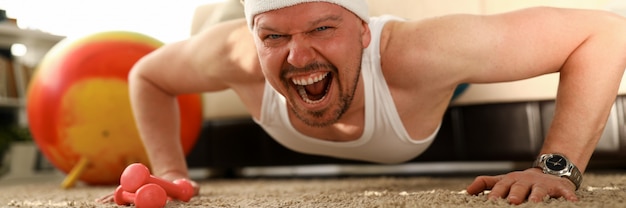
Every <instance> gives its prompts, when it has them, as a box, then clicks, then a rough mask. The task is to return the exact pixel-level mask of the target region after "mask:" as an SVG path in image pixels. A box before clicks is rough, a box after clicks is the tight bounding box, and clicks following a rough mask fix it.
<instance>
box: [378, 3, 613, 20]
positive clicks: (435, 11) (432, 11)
mask: <svg viewBox="0 0 626 208" xmlns="http://www.w3.org/2000/svg"><path fill="white" fill-rule="evenodd" d="M617 1H620V0H437V1H435V0H368V2H369V4H370V12H371V14H372V15H380V14H387V13H393V14H395V15H398V16H402V17H405V18H409V19H420V18H427V17H433V16H440V15H446V14H452V13H469V14H493V13H500V12H506V11H511V10H516V9H521V8H526V7H533V6H553V7H565V8H587V9H607V8H608V7H609V5H611V4H615V3H614V2H617Z"/></svg>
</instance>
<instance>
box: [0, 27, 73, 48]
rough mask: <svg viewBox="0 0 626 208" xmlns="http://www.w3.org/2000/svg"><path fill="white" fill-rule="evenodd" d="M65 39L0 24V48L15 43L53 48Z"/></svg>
mask: <svg viewBox="0 0 626 208" xmlns="http://www.w3.org/2000/svg"><path fill="white" fill-rule="evenodd" d="M64 38H65V37H63V36H58V35H52V34H49V33H45V32H41V31H38V30H25V29H20V28H18V27H17V26H15V25H12V24H10V23H0V47H11V45H12V44H13V43H22V44H25V45H39V44H45V45H46V46H52V45H54V44H56V43H57V42H59V41H61V40H63V39H64Z"/></svg>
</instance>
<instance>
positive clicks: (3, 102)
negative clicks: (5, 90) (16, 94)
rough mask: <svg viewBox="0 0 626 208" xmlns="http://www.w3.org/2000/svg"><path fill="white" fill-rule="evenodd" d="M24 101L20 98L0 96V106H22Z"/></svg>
mask: <svg viewBox="0 0 626 208" xmlns="http://www.w3.org/2000/svg"><path fill="white" fill-rule="evenodd" d="M23 106H24V103H23V102H22V100H20V99H18V98H11V97H0V108H20V107H23Z"/></svg>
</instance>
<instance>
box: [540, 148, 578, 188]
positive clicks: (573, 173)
mask: <svg viewBox="0 0 626 208" xmlns="http://www.w3.org/2000/svg"><path fill="white" fill-rule="evenodd" d="M553 155H558V156H561V157H563V158H565V160H566V161H567V172H566V173H563V174H556V173H554V172H551V171H550V170H549V168H548V167H546V165H545V162H546V160H547V159H548V158H550V157H552V156H553ZM533 167H536V168H539V169H541V170H542V171H543V173H545V174H550V175H554V176H559V177H565V178H567V179H568V180H570V181H571V182H572V183H574V185H575V186H576V190H578V188H580V185H581V184H582V181H583V176H582V173H581V172H580V170H579V169H578V167H576V165H574V164H573V163H571V162H570V161H569V159H567V157H565V156H564V155H561V154H542V155H541V156H539V157H537V159H536V160H535V162H534V163H533Z"/></svg>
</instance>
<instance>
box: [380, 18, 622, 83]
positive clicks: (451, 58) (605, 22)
mask: <svg viewBox="0 0 626 208" xmlns="http://www.w3.org/2000/svg"><path fill="white" fill-rule="evenodd" d="M624 24H625V21H624V19H623V18H622V17H619V16H618V15H615V14H612V13H609V12H606V11H599V10H581V9H564V8H552V7H533V8H526V9H521V10H516V11H511V12H506V13H500V14H493V15H473V14H454V15H446V16H440V17H434V18H429V19H424V20H419V21H407V22H395V23H393V24H390V26H389V27H388V29H387V30H388V33H389V35H388V40H387V42H386V46H385V47H384V48H382V49H381V50H384V51H381V52H382V57H383V61H384V62H386V63H387V64H390V65H393V66H395V68H394V70H396V71H397V72H398V73H395V74H398V75H399V76H398V80H400V79H399V78H400V77H405V79H404V80H407V82H400V81H397V82H396V83H400V84H406V85H415V83H416V81H423V82H424V83H426V84H429V85H443V86H442V87H446V88H449V87H450V86H454V85H456V84H458V83H462V82H501V81H511V80H519V79H524V78H529V77H532V76H537V75H540V74H545V73H551V72H554V71H556V70H558V69H559V68H560V65H561V64H562V63H563V62H564V61H565V59H567V57H568V56H569V54H570V53H571V52H572V51H573V50H575V49H576V48H577V47H578V46H579V45H580V44H582V43H583V42H584V41H585V40H586V39H587V38H589V37H592V36H594V35H595V34H597V33H612V34H619V33H621V32H620V31H619V30H617V31H616V30H615V28H622V29H620V30H622V31H624V28H626V26H625V25H624ZM611 28H613V29H611ZM548 46H549V47H548ZM385 60H386V61H385ZM512 72H515V73H512ZM390 74H392V73H390ZM406 74H411V75H413V76H412V77H410V79H411V81H409V79H406Z"/></svg>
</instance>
